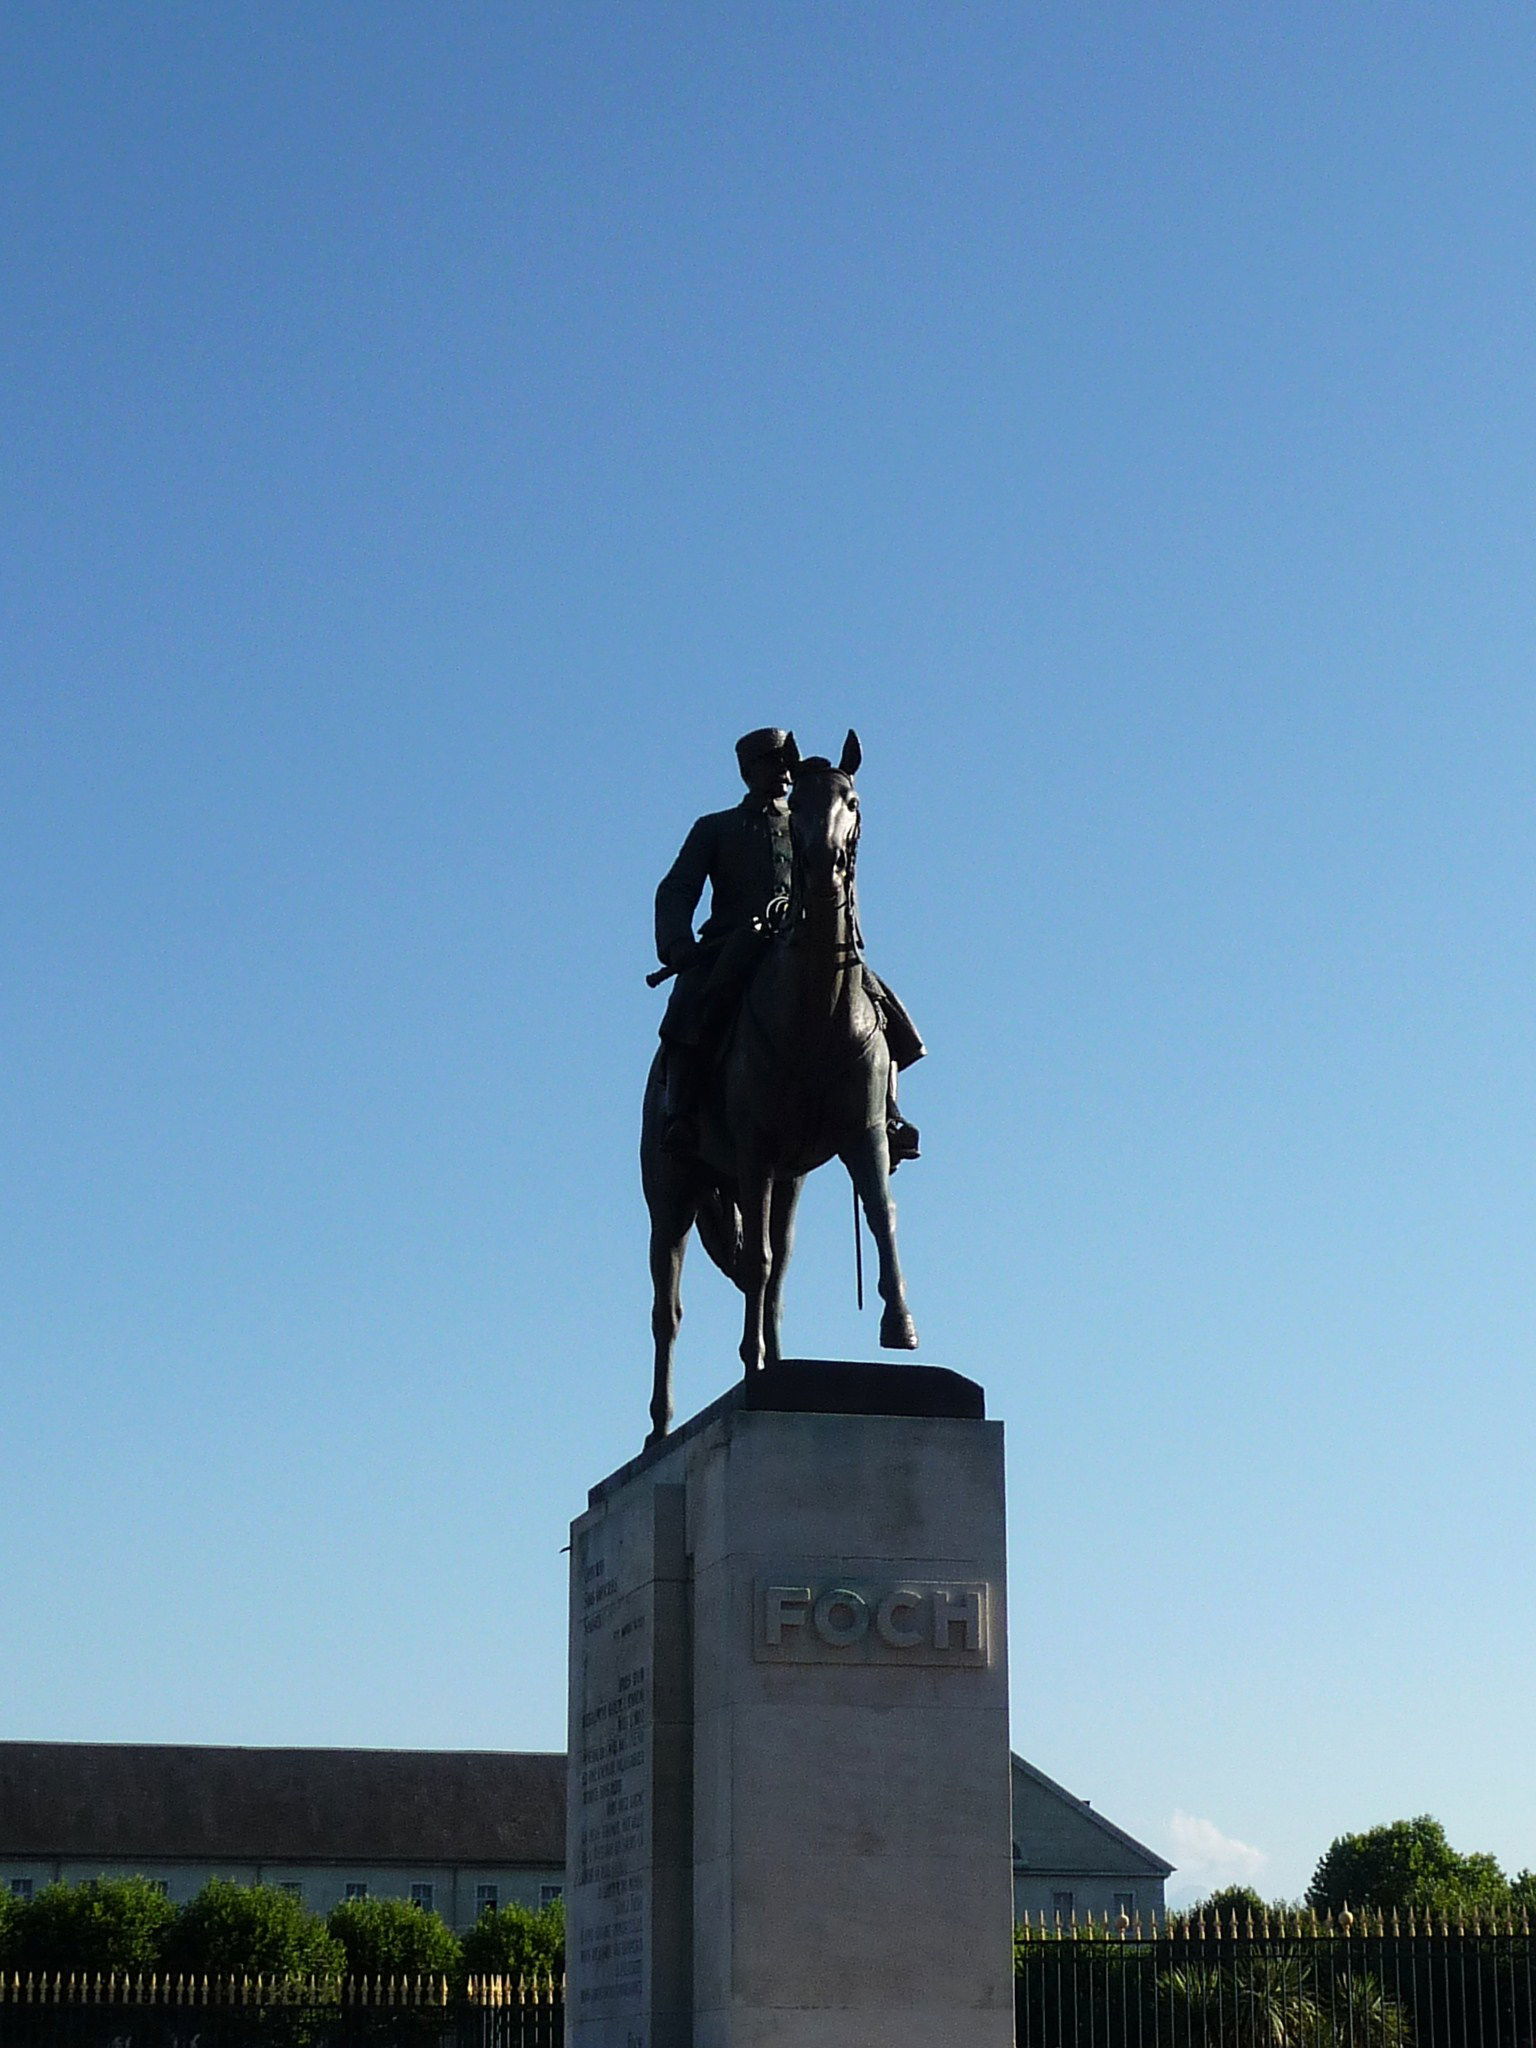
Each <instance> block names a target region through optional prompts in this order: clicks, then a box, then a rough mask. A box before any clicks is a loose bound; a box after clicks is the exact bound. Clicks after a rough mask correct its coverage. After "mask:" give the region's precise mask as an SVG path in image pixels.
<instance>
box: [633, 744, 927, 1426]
mask: <svg viewBox="0 0 1536 2048" xmlns="http://www.w3.org/2000/svg"><path fill="white" fill-rule="evenodd" d="M791 746H793V742H792V741H791ZM861 758H862V755H861V751H860V748H859V741H858V735H857V734H856V733H853V732H850V733H849V735H848V737H847V739H846V740H845V741H844V743H843V752H842V758H841V760H840V761H839V762H838V764H837V766H836V767H834V766H833V765H832V763H831V762H830V761H828V760H823V759H821V758H820V757H819V756H818V757H815V758H810V759H806V760H801V759H800V758H799V756H798V754H794V755H792V757H791V761H790V766H791V770H792V773H793V778H794V781H793V788H792V790H791V793H790V799H789V817H790V833H791V837H792V839H793V843H794V875H793V880H792V882H791V884H790V892H789V897H788V901H787V903H786V904H784V905H783V906H782V908H783V915H782V917H781V918H779V919H778V920H777V922H776V928H775V931H774V936H773V938H772V939H771V941H769V942H768V943H767V944H766V946H765V950H764V953H763V957H762V959H761V960H760V961H759V962H758V965H757V967H756V968H755V970H754V972H753V974H752V977H751V980H750V982H749V983H748V986H747V990H746V995H745V998H744V1000H743V1001H742V1003H741V1006H740V1009H739V1011H738V1013H737V1016H736V1021H735V1024H734V1026H733V1027H732V1029H731V1032H730V1035H729V1036H728V1038H727V1039H726V1041H725V1044H724V1047H723V1049H722V1051H721V1054H720V1057H719V1060H718V1061H717V1063H716V1065H715V1068H714V1072H713V1076H712V1079H711V1082H710V1085H709V1088H708V1090H707V1092H706V1099H705V1106H704V1115H703V1117H702V1119H701V1144H700V1157H699V1158H697V1159H677V1158H674V1157H672V1156H671V1155H670V1154H668V1153H667V1152H666V1151H665V1150H664V1149H663V1146H662V1126H663V1120H664V1100H663V1098H664V1087H663V1067H662V1055H661V1054H660V1053H658V1054H657V1057H656V1060H655V1061H654V1063H653V1064H652V1067H651V1072H650V1077H649V1079H648V1080H647V1082H646V1088H645V1104H644V1109H643V1112H642V1116H641V1130H640V1178H641V1183H642V1185H643V1187H644V1189H645V1200H646V1206H647V1208H648V1209H649V1211H650V1217H651V1284H652V1287H653V1289H654V1304H653V1307H652V1310H651V1332H652V1335H653V1337H654V1338H655V1344H656V1377H655V1382H654V1385H653V1387H652V1392H651V1433H650V1436H649V1437H648V1438H647V1439H646V1441H647V1442H649V1443H653V1442H655V1441H656V1440H657V1438H659V1437H662V1436H665V1435H666V1433H667V1430H668V1427H669V1426H670V1424H671V1420H672V1353H673V1349H674V1347H675V1345H676V1342H677V1332H678V1326H679V1324H680V1323H681V1322H682V1318H683V1304H682V1292H681V1281H682V1272H683V1254H684V1251H685V1250H686V1249H687V1244H688V1233H689V1231H690V1230H691V1229H693V1228H694V1226H695V1225H697V1227H698V1232H699V1238H700V1242H701V1243H702V1244H703V1246H704V1249H705V1250H706V1251H707V1252H708V1254H709V1256H710V1257H711V1258H712V1259H713V1260H714V1262H715V1264H716V1265H717V1266H718V1267H719V1268H720V1270H721V1271H722V1272H723V1273H724V1274H725V1275H726V1276H727V1278H729V1279H730V1280H732V1281H734V1283H735V1284H736V1286H737V1287H739V1288H740V1289H741V1291H742V1294H743V1295H744V1297H745V1305H746V1317H745V1326H744V1328H743V1331H742V1339H741V1361H742V1364H743V1365H744V1366H745V1368H746V1370H747V1371H748V1372H749V1373H751V1372H756V1371H758V1370H760V1369H761V1368H762V1367H763V1366H764V1364H767V1363H774V1362H776V1361H777V1359H778V1356H779V1315H780V1304H781V1301H782V1296H783V1287H784V1270H785V1267H786V1266H787V1265H788V1264H789V1254H790V1250H791V1247H792V1244H793V1241H794V1225H795V1208H796V1205H797V1203H798V1202H799V1200H800V1190H801V1187H802V1186H803V1184H804V1181H805V1176H806V1175H807V1174H808V1173H811V1172H813V1171H814V1170H815V1168H816V1167H818V1166H823V1165H825V1164H826V1162H827V1161H828V1160H829V1159H832V1158H834V1157H835V1158H838V1159H841V1160H842V1162H843V1164H844V1165H845V1166H846V1167H847V1169H848V1172H849V1175H850V1177H851V1179H852V1181H853V1185H854V1188H855V1191H856V1193H857V1196H858V1199H859V1201H860V1202H861V1203H862V1204H863V1208H864V1214H865V1215H866V1217H867V1218H868V1219H869V1228H870V1233H871V1235H872V1236H873V1238H874V1241H875V1248H876V1251H877V1253H878V1255H879V1266H880V1281H879V1285H880V1298H881V1300H882V1301H883V1302H884V1304H885V1308H884V1312H883V1314H882V1315H881V1318H880V1342H881V1344H882V1345H883V1346H884V1348H885V1349H886V1350H888V1351H915V1350H916V1348H917V1330H916V1327H915V1325H914V1324H913V1321H912V1317H911V1315H910V1313H909V1311H908V1309H907V1296H906V1288H905V1285H904V1283H903V1280H902V1274H901V1261H900V1259H899V1258H898V1256H897V1252H896V1207H895V1204H894V1203H893V1202H892V1200H891V1191H890V1157H889V1153H888V1150H887V1145H886V1102H887V1090H888V1083H889V1077H890V1053H889V1051H888V1049H887V1047H886V1042H885V1034H884V1033H883V1032H882V1031H881V1029H880V1020H879V1018H878V1016H877V1015H876V1012H875V1007H874V1004H873V1003H872V1002H871V1001H870V998H869V995H868V992H867V991H866V988H865V985H864V975H863V970H862V966H861V962H860V944H859V934H858V915H857V909H856V904H855V899H854V865H855V858H856V854H857V848H858V841H859V799H858V796H857V794H856V792H855V790H854V787H853V778H854V776H855V774H856V773H857V771H858V767H859V762H860V760H861Z"/></svg>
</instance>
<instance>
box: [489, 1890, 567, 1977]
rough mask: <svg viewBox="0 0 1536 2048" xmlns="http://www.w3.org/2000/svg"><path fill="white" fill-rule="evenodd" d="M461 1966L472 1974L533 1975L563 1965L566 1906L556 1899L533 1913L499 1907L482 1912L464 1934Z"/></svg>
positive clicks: (558, 1969) (557, 1969)
mask: <svg viewBox="0 0 1536 2048" xmlns="http://www.w3.org/2000/svg"><path fill="white" fill-rule="evenodd" d="M464 1968H465V1969H466V1971H468V1973H469V1975H470V1976H472V1977H533V1976H542V1975H543V1973H544V1972H545V1971H546V1970H548V1971H551V1972H552V1973H553V1974H554V1975H555V1976H557V1977H558V1976H559V1974H560V1972H561V1971H562V1970H563V1969H564V1968H565V1906H564V1903H563V1902H562V1901H561V1900H559V1899H556V1900H555V1901H554V1902H553V1904H551V1905H548V1906H543V1907H541V1908H540V1909H539V1911H538V1912H537V1913H535V1912H534V1911H533V1910H532V1909H531V1908H530V1907H528V1906H498V1907H496V1908H494V1909H493V1910H492V1911H491V1912H488V1913H482V1914H481V1915H480V1918H479V1919H478V1920H477V1921H476V1922H475V1924H474V1926H473V1927H471V1928H470V1930H469V1932H468V1933H467V1934H466V1935H465V1937H464Z"/></svg>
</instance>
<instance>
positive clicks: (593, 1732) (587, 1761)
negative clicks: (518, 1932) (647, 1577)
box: [571, 1526, 651, 2021]
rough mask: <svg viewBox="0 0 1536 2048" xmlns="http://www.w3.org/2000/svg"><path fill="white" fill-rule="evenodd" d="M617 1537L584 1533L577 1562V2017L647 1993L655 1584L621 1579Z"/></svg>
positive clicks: (630, 2007) (635, 2001) (637, 2000)
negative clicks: (580, 1671) (579, 1666)
mask: <svg viewBox="0 0 1536 2048" xmlns="http://www.w3.org/2000/svg"><path fill="white" fill-rule="evenodd" d="M617 1534H618V1531H617V1530H615V1529H614V1528H613V1527H611V1526H610V1527H607V1528H598V1529H594V1530H589V1531H587V1532H585V1534H584V1536H583V1538H582V1539H581V1541H580V1543H579V1545H578V1556H577V1558H576V1560H575V1562H576V1568H577V1570H578V1572H579V1574H580V1578H579V1582H578V1583H579V1587H580V1609H581V1611H580V1628H581V1634H582V1638H583V1641H582V1658H581V1662H582V1667H583V1676H584V1680H585V1683H584V1686H583V1688H582V1698H581V1706H580V1727H579V1730H573V1731H572V1732H573V1734H575V1735H576V1736H577V1739H578V1740H579V1743H580V1752H579V1757H578V1759H577V1763H576V1768H577V1771H578V1773H579V1776H578V1780H577V1782H578V1785H579V1806H578V1810H577V1813H576V1815H575V1822H576V1825H575V1840H574V1842H573V1843H572V1845H571V1849H572V1856H571V1863H572V1879H573V1883H574V1886H575V1887H577V1888H578V1899H579V1910H578V1911H577V1912H576V1913H575V1914H574V1915H573V1918H574V1920H575V1921H576V1923H577V1924H576V1925H575V1926H573V1928H572V1930H571V1931H572V1934H573V1935H574V1936H575V1943H574V1946H575V1951H576V1952H575V1954H574V1956H573V1957H572V1961H573V1962H574V1963H575V1964H576V1965H577V1967H576V1969H575V1970H573V1972H572V1985H573V1989H574V1990H575V1994H576V1996H575V2001H574V2003H575V2007H576V2010H575V2012H574V2013H573V2015H572V2017H573V2019H575V2020H577V2021H580V2020H582V2019H584V2018H596V2017H598V2016H600V2015H605V2014H606V2015H618V2014H620V2013H633V2012H637V2011H639V2010H640V2008H641V2006H642V2004H643V2000H644V1996H645V1979H646V1961H647V1957H646V1933H647V1923H648V1917H649V1915H648V1908H649V1897H648V1893H649V1888H650V1886H649V1878H650V1847H651V1813H650V1675H651V1674H650V1670H649V1646H650V1638H651V1614H650V1607H651V1588H650V1586H649V1585H648V1584H641V1585H639V1586H635V1585H633V1584H630V1585H626V1584H625V1583H624V1580H625V1579H626V1578H627V1577H628V1576H629V1574H628V1573H626V1572H625V1571H624V1568H623V1563H624V1561H621V1560H620V1559H619V1558H616V1557H614V1556H613V1555H612V1554H611V1553H612V1550H613V1548H614V1538H615V1537H616V1535H617ZM631 1570H633V1564H631ZM573 1903H575V1902H573Z"/></svg>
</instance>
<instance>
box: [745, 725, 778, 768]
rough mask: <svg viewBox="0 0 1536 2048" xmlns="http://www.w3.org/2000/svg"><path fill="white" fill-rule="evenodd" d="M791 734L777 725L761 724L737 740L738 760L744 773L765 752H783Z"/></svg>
mask: <svg viewBox="0 0 1536 2048" xmlns="http://www.w3.org/2000/svg"><path fill="white" fill-rule="evenodd" d="M788 738H789V734H788V733H787V732H784V731H783V730H782V729H781V728H780V727H779V726H776V725H760V726H759V727H758V729H757V731H756V732H747V733H743V734H742V736H741V738H740V739H739V740H738V741H737V742H736V761H737V765H738V766H739V767H740V769H741V772H742V774H743V775H745V774H746V772H747V770H748V769H749V768H750V767H751V765H752V763H753V762H754V761H756V760H757V759H759V757H760V756H761V755H763V754H782V753H783V751H784V746H785V742H786V741H787V740H788Z"/></svg>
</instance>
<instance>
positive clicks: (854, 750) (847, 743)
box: [837, 725, 864, 775]
mask: <svg viewBox="0 0 1536 2048" xmlns="http://www.w3.org/2000/svg"><path fill="white" fill-rule="evenodd" d="M863 758H864V749H863V748H862V747H861V746H860V745H859V736H858V734H857V733H856V732H855V731H854V729H853V727H852V726H851V725H850V726H849V728H848V737H847V739H845V740H844V741H843V758H842V759H841V760H840V761H839V762H838V764H837V765H838V767H839V768H841V769H842V771H843V773H844V774H845V775H857V774H858V772H859V763H860V762H861V761H862V760H863Z"/></svg>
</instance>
